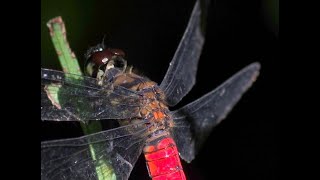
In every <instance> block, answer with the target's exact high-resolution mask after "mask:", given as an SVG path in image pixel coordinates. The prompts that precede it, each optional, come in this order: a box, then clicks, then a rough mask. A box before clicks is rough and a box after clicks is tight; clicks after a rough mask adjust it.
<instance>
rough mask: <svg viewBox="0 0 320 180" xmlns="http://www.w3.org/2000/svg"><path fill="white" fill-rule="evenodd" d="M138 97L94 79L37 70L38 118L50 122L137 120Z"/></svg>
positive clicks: (130, 92) (119, 87)
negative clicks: (39, 114)
mask: <svg viewBox="0 0 320 180" xmlns="http://www.w3.org/2000/svg"><path fill="white" fill-rule="evenodd" d="M142 103H143V98H142V95H140V94H138V93H137V92H134V91H131V90H129V89H126V88H124V87H121V86H113V85H112V83H104V84H103V85H99V84H98V81H97V79H94V78H90V77H86V76H78V75H73V74H67V73H63V72H61V71H55V70H50V69H41V118H42V120H53V121H84V120H99V119H128V118H133V117H137V116H138V113H139V108H140V106H142Z"/></svg>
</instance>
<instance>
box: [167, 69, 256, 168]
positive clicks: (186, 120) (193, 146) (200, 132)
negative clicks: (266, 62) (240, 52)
mask: <svg viewBox="0 0 320 180" xmlns="http://www.w3.org/2000/svg"><path fill="white" fill-rule="evenodd" d="M259 69H260V64H259V63H253V64H250V65H249V66H247V67H245V68H244V69H242V70H241V71H239V72H238V73H236V74H235V75H233V76H232V77H231V78H229V79H228V80H227V81H225V82H224V83H223V84H222V85H220V86H219V87H217V88H216V89H214V90H213V91H211V92H209V93H207V94H205V95H204V96H202V97H201V98H199V99H197V100H196V101H194V102H192V103H190V104H188V105H186V106H184V107H182V108H181V109H178V110H176V111H174V112H173V119H174V128H172V131H173V132H172V134H173V137H174V139H175V142H176V143H177V146H178V149H179V152H180V156H181V158H182V159H184V160H186V161H187V162H191V161H192V160H193V159H194V157H195V154H196V151H197V150H198V149H199V147H200V146H201V144H202V143H203V142H204V140H205V139H206V138H207V136H208V135H209V133H210V131H211V130H212V128H213V127H214V126H216V125H217V124H218V123H220V122H221V120H223V119H224V118H225V117H226V115H227V114H228V112H229V111H230V110H231V109H232V108H233V106H234V105H235V104H236V103H237V102H238V101H239V99H240V98H241V96H242V94H243V93H244V92H245V91H246V90H247V89H248V88H249V87H250V86H251V85H252V83H253V82H254V81H255V80H256V78H257V76H258V74H259Z"/></svg>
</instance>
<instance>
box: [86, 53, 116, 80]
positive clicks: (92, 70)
mask: <svg viewBox="0 0 320 180" xmlns="http://www.w3.org/2000/svg"><path fill="white" fill-rule="evenodd" d="M112 56H114V55H113V53H112V52H111V51H109V50H108V49H101V50H100V51H95V52H92V53H91V54H90V55H89V56H87V58H88V59H87V62H86V65H85V69H86V73H87V75H89V76H91V77H96V74H97V72H98V71H99V69H100V68H101V67H102V66H104V65H105V64H107V63H108V62H109V61H110V60H111V58H112Z"/></svg>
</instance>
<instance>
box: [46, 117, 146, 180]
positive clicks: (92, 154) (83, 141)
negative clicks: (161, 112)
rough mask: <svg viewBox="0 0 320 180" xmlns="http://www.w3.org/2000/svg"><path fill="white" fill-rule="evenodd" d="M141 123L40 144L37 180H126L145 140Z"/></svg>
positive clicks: (144, 127)
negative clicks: (39, 172)
mask: <svg viewBox="0 0 320 180" xmlns="http://www.w3.org/2000/svg"><path fill="white" fill-rule="evenodd" d="M146 130H147V129H146V126H145V122H140V123H136V124H131V125H127V126H121V127H119V128H115V129H111V130H107V131H103V132H99V133H95V134H91V135H86V136H83V137H80V138H72V139H63V140H54V141H46V142H42V143H41V179H43V180H50V179H59V180H60V179H61V180H100V179H117V180H118V179H123V180H124V179H128V178H129V175H130V173H131V170H132V168H133V166H134V164H135V163H136V161H137V159H138V157H139V155H140V154H141V152H142V148H143V146H144V143H145V138H146V134H145V133H146Z"/></svg>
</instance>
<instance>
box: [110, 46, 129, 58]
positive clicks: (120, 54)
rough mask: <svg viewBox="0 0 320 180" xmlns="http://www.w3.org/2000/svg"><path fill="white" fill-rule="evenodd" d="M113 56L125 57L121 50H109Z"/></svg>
mask: <svg viewBox="0 0 320 180" xmlns="http://www.w3.org/2000/svg"><path fill="white" fill-rule="evenodd" d="M109 50H110V51H111V52H112V53H113V54H114V55H116V56H121V57H125V56H126V54H125V53H124V52H123V51H122V50H121V49H111V48H110V49H109Z"/></svg>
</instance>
